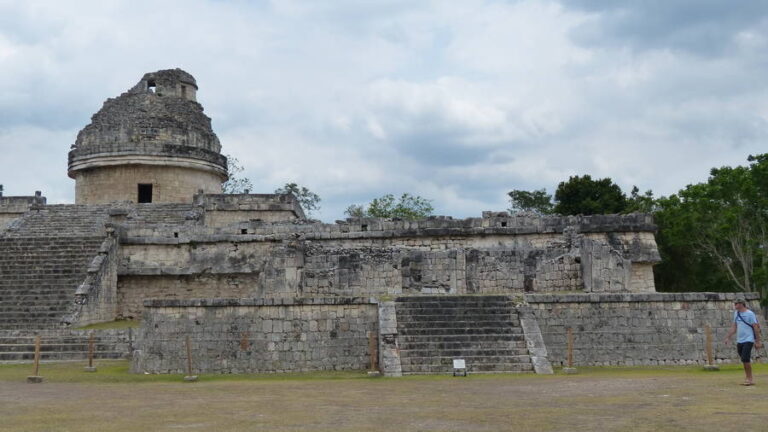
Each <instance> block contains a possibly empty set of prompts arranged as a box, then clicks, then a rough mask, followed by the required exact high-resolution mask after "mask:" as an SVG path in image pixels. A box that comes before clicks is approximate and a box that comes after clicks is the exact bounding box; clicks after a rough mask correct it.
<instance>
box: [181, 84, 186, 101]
mask: <svg viewBox="0 0 768 432" xmlns="http://www.w3.org/2000/svg"><path fill="white" fill-rule="evenodd" d="M181 97H183V98H186V97H187V86H185V85H183V86H181Z"/></svg>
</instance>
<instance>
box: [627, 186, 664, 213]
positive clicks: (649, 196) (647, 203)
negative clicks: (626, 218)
mask: <svg viewBox="0 0 768 432" xmlns="http://www.w3.org/2000/svg"><path fill="white" fill-rule="evenodd" d="M655 210H656V199H655V198H654V197H653V191H651V190H650V189H649V190H647V191H645V192H644V193H642V194H641V193H640V189H639V188H638V187H637V186H632V191H631V192H630V194H629V198H627V206H626V208H625V209H624V213H653V212H654V211H655Z"/></svg>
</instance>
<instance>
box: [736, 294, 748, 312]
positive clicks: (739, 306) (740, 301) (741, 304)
mask: <svg viewBox="0 0 768 432" xmlns="http://www.w3.org/2000/svg"><path fill="white" fill-rule="evenodd" d="M733 307H734V308H735V309H736V310H737V311H743V310H745V309H746V308H747V301H746V300H744V298H743V297H736V300H734V301H733Z"/></svg>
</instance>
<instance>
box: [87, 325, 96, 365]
mask: <svg viewBox="0 0 768 432" xmlns="http://www.w3.org/2000/svg"><path fill="white" fill-rule="evenodd" d="M93 351H94V334H93V332H91V334H90V335H89V336H88V366H86V367H85V371H86V372H96V368H95V367H94V366H93Z"/></svg>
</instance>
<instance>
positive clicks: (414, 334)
mask: <svg viewBox="0 0 768 432" xmlns="http://www.w3.org/2000/svg"><path fill="white" fill-rule="evenodd" d="M395 311H396V315H397V331H398V345H399V348H400V362H401V367H402V372H403V374H406V375H407V374H435V373H452V372H453V360H454V359H458V358H460V359H464V361H465V362H466V366H467V371H468V372H469V373H501V372H509V373H518V372H532V371H533V366H532V364H531V358H530V356H529V353H528V348H527V346H526V343H525V336H524V334H523V330H522V328H521V327H520V320H519V317H518V316H517V311H516V309H515V308H514V305H513V304H512V302H511V301H510V299H509V298H507V297H505V296H441V297H438V296H423V297H401V298H398V299H397V300H396V301H395Z"/></svg>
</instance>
